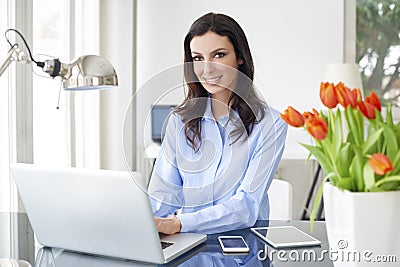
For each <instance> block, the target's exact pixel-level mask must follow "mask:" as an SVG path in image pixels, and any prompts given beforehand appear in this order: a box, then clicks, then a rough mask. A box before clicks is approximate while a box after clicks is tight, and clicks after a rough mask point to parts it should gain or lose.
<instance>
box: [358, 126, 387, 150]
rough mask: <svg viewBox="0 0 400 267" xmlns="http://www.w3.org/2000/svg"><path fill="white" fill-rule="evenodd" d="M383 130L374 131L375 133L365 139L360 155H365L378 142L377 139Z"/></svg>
mask: <svg viewBox="0 0 400 267" xmlns="http://www.w3.org/2000/svg"><path fill="white" fill-rule="evenodd" d="M383 130H384V129H382V128H381V129H379V130H376V132H373V133H372V134H370V135H369V136H368V138H367V141H366V142H365V143H364V144H363V145H362V153H363V154H367V153H368V151H369V149H370V148H371V147H372V146H373V145H374V144H375V143H376V141H378V139H379V137H380V136H381V134H382V132H383Z"/></svg>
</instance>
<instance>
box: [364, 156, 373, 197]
mask: <svg viewBox="0 0 400 267" xmlns="http://www.w3.org/2000/svg"><path fill="white" fill-rule="evenodd" d="M364 184H365V191H369V190H370V189H371V188H372V187H373V186H374V185H375V173H374V171H373V170H372V169H371V167H370V166H369V164H368V161H366V162H365V164H364Z"/></svg>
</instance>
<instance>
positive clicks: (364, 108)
mask: <svg viewBox="0 0 400 267" xmlns="http://www.w3.org/2000/svg"><path fill="white" fill-rule="evenodd" d="M358 108H359V109H360V111H361V113H362V114H363V115H364V116H365V117H366V118H367V119H370V120H373V119H375V117H376V115H375V109H376V107H375V106H374V105H372V104H371V103H368V102H367V101H360V102H358Z"/></svg>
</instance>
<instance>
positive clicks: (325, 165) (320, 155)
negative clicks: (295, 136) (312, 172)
mask: <svg viewBox="0 0 400 267" xmlns="http://www.w3.org/2000/svg"><path fill="white" fill-rule="evenodd" d="M301 145H302V146H304V147H305V148H307V149H308V150H309V151H310V153H311V154H313V155H314V157H315V158H316V159H317V161H318V162H319V164H321V167H322V169H324V170H325V172H327V173H329V172H332V171H333V167H332V163H331V161H330V159H329V158H328V157H327V156H326V155H325V152H324V151H323V148H319V147H315V146H310V145H307V144H301Z"/></svg>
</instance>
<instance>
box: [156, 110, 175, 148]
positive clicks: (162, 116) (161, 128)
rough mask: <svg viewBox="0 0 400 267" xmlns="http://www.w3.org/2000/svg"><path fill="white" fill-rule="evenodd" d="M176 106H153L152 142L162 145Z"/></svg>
mask: <svg viewBox="0 0 400 267" xmlns="http://www.w3.org/2000/svg"><path fill="white" fill-rule="evenodd" d="M173 108H175V105H153V106H152V107H151V140H153V142H156V143H159V144H161V142H162V140H163V139H164V135H165V129H166V127H167V123H168V119H169V116H170V114H171V111H172V109H173Z"/></svg>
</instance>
